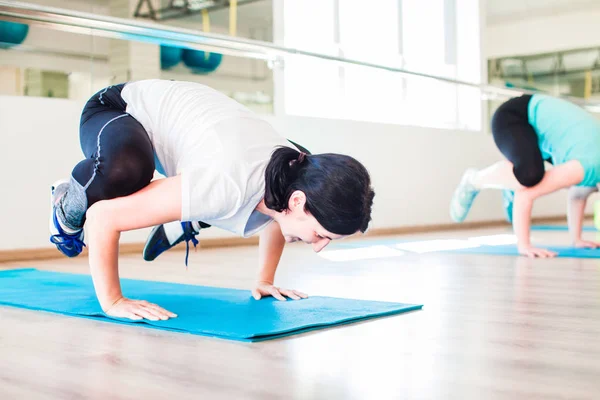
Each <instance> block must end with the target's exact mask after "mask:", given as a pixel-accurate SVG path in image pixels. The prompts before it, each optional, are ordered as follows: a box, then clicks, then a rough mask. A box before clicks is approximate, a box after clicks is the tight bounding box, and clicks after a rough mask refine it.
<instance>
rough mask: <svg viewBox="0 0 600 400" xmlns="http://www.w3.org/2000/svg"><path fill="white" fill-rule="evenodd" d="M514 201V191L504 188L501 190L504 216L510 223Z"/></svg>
mask: <svg viewBox="0 0 600 400" xmlns="http://www.w3.org/2000/svg"><path fill="white" fill-rule="evenodd" d="M514 203H515V192H514V191H512V190H508V189H504V190H503V191H502V207H504V216H505V217H506V220H507V221H508V222H510V223H511V224H512V219H513V218H512V217H513V204H514Z"/></svg>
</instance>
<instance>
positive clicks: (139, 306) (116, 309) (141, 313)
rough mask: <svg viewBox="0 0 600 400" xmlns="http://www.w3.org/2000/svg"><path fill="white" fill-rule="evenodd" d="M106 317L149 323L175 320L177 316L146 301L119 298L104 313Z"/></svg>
mask: <svg viewBox="0 0 600 400" xmlns="http://www.w3.org/2000/svg"><path fill="white" fill-rule="evenodd" d="M104 313H105V314H106V315H110V316H111V317H118V318H129V319H132V320H134V321H139V320H142V319H147V320H150V321H159V320H160V321H165V320H167V319H169V318H176V317H177V314H173V313H172V312H170V311H167V310H165V309H164V308H162V307H159V306H157V305H156V304H152V303H149V302H147V301H146V300H131V299H126V298H125V297H121V298H120V299H119V300H117V301H115V302H114V303H113V304H112V305H111V306H110V307H108V309H107V310H106V311H104Z"/></svg>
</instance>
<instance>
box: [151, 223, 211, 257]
mask: <svg viewBox="0 0 600 400" xmlns="http://www.w3.org/2000/svg"><path fill="white" fill-rule="evenodd" d="M209 226H210V225H207V224H204V223H202V222H200V223H193V222H179V221H174V222H169V223H168V224H162V225H158V226H155V227H154V228H153V229H152V232H150V235H149V236H148V239H147V240H146V245H145V246H144V251H143V253H142V254H143V257H144V260H146V261H153V260H155V259H156V257H158V256H159V255H161V254H162V253H164V252H165V251H167V250H169V249H170V248H172V247H175V246H177V245H178V244H179V243H181V242H183V241H184V240H185V246H186V247H185V265H186V266H187V265H188V256H189V253H190V242H192V244H193V245H194V248H196V246H197V245H198V239H196V235H198V233H199V232H200V229H201V228H206V227H209Z"/></svg>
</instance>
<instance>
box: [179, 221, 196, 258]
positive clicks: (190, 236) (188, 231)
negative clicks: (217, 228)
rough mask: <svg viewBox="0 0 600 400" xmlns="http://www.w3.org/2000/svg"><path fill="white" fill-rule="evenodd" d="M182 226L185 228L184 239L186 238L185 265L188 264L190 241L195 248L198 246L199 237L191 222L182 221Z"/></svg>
mask: <svg viewBox="0 0 600 400" xmlns="http://www.w3.org/2000/svg"><path fill="white" fill-rule="evenodd" d="M181 227H182V228H183V240H185V266H186V267H187V266H188V256H189V255H190V242H192V244H193V245H194V249H196V246H198V243H199V242H198V239H196V233H194V232H195V231H194V228H193V227H192V223H191V222H182V223H181Z"/></svg>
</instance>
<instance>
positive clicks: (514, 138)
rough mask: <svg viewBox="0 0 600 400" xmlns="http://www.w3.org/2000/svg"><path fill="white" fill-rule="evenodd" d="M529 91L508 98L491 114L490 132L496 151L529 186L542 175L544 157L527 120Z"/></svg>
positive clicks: (518, 177)
mask: <svg viewBox="0 0 600 400" xmlns="http://www.w3.org/2000/svg"><path fill="white" fill-rule="evenodd" d="M530 100H531V96H530V95H523V96H521V97H516V98H513V99H510V100H508V101H507V102H506V103H504V104H502V105H501V106H500V107H498V110H496V112H495V113H494V116H493V117H492V134H493V136H494V142H495V143H496V146H497V147H498V149H499V150H500V152H501V153H502V154H503V155H504V157H506V158H507V159H508V161H510V162H511V163H512V164H513V173H514V174H515V177H516V178H517V180H518V181H519V183H520V184H521V185H523V186H526V187H532V186H535V185H537V184H538V183H540V181H541V180H542V178H543V177H544V158H543V157H542V152H541V151H540V147H539V145H538V136H537V133H535V130H534V129H533V127H532V126H531V125H530V124H529V118H528V106H529V101H530Z"/></svg>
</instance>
